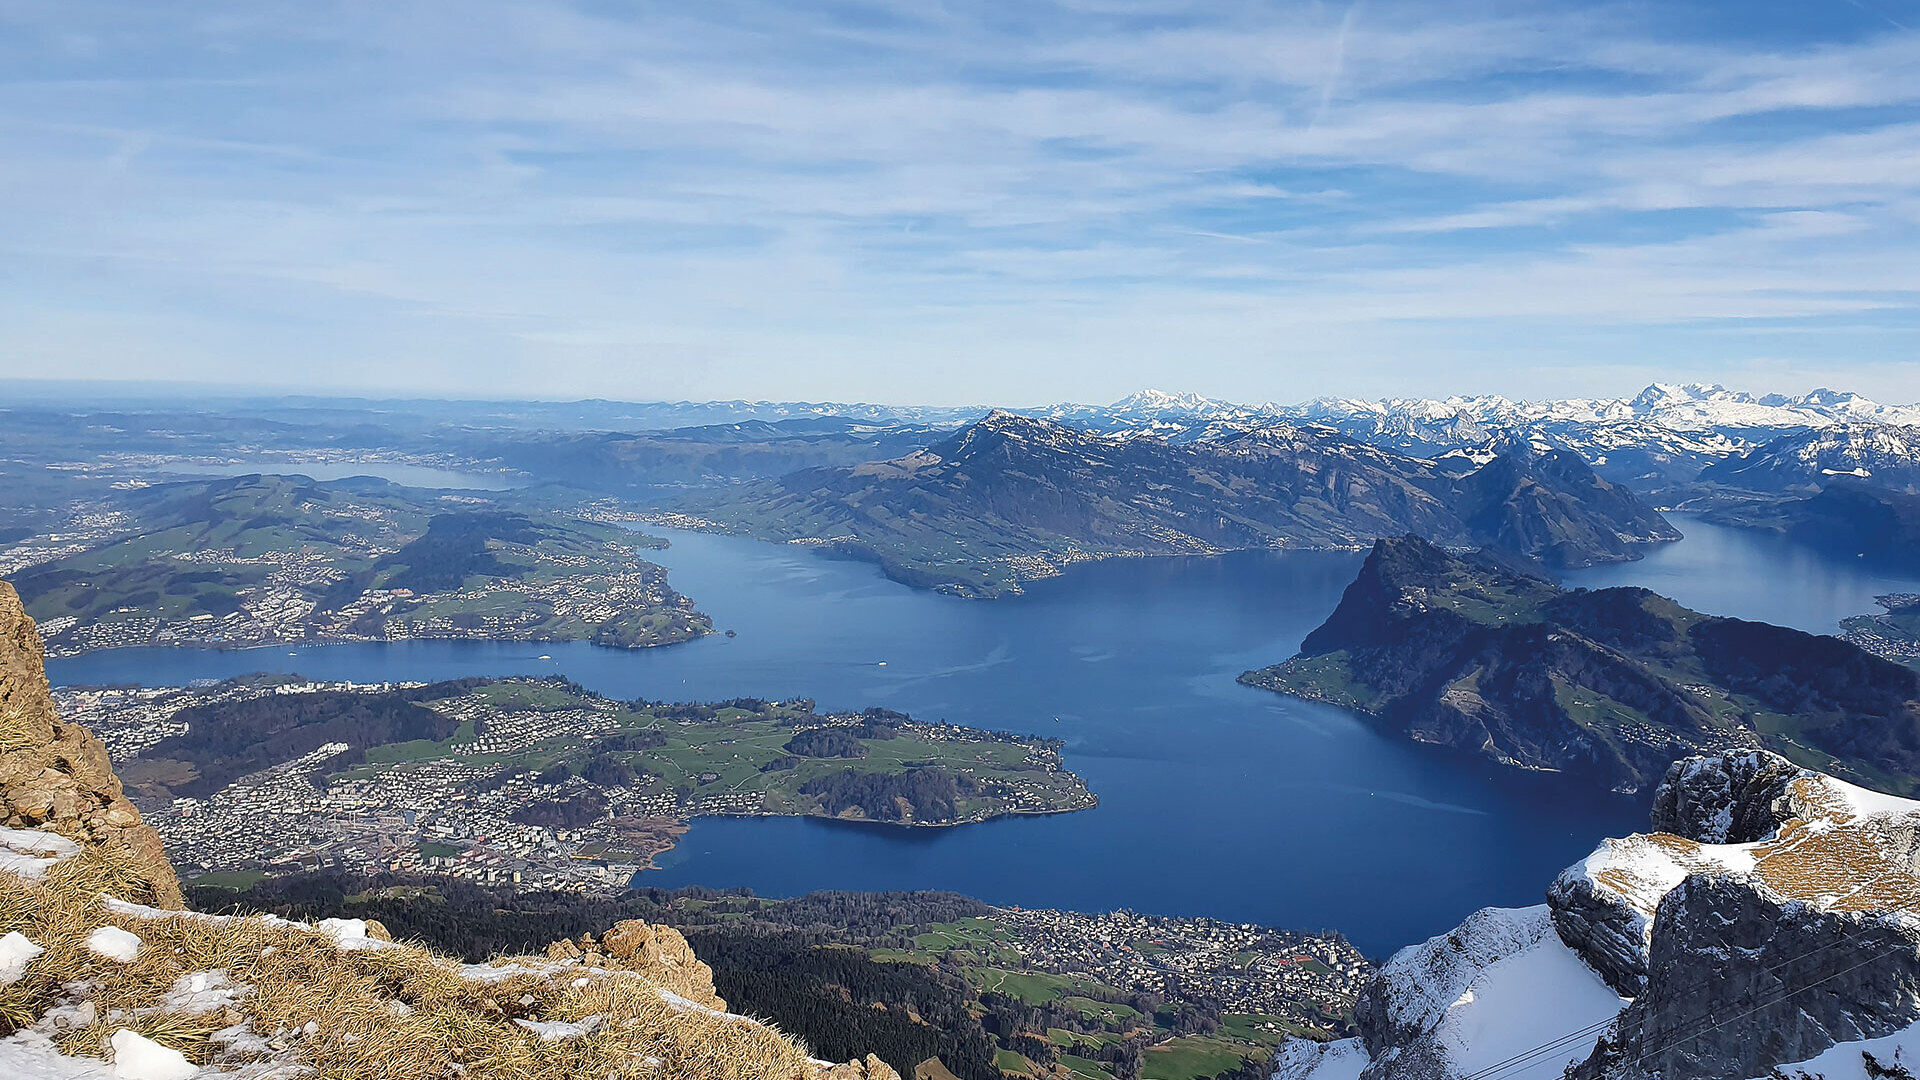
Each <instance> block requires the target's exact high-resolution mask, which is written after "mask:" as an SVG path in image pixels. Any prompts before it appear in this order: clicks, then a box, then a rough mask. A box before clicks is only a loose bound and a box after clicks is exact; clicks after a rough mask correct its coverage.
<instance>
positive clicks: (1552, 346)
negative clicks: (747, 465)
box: [0, 0, 1920, 404]
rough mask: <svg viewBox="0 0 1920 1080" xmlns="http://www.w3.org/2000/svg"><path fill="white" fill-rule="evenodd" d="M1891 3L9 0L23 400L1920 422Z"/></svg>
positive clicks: (1, 316) (1918, 69) (3, 220)
mask: <svg viewBox="0 0 1920 1080" xmlns="http://www.w3.org/2000/svg"><path fill="white" fill-rule="evenodd" d="M1904 11H1905V9H1904V8H1902V7H1900V6H1898V5H1895V4H1892V3H1889V2H1886V0H1849V2H1847V3H1843V4H1827V5H1813V4H1806V3H1788V2H1784V0H1762V2H1756V3H1737V4H1736V3H1731V2H1702V0H1686V2H1680V3H1674V4H1666V5H1651V4H1604V5H1574V4H1570V3H1537V2H1485V3H1437V4H1436V3H1424V4H1422V3H1407V2H1393V0H1356V2H1354V3H1351V4H1319V3H1290V4H1282V3H1181V2H1175V0H1140V2H1132V3H1129V2H1123V0H1062V2H1044V0H1037V2H1034V3H1022V4H1013V3H1007V2H1005V0H1001V2H996V3H984V2H975V0H954V2H948V3H941V2H937V0H874V2H859V0H849V2H842V3H825V4H816V3H807V2H801V3H791V4H773V3H767V2H764V0H715V2H713V3H708V4H702V5H697V9H689V8H688V7H687V6H686V5H668V4H639V5H616V4H609V3H559V2H545V0H543V2H526V3H508V2H506V0H470V2H469V3H465V4H461V5H378V4H367V3H358V2H320V3H294V2H291V0H278V2H254V3H238V2H229V0H217V2H212V3H206V4H197V5H191V6H181V5H153V4H142V3H136V2H133V0H67V2H61V0H0V58H4V60H5V63H6V70H7V72H8V75H7V77H6V78H5V80H4V81H0V148H3V149H4V155H5V156H4V161H5V165H4V166H3V168H4V170H5V177H6V181H5V188H4V190H5V191H6V198H5V199H3V200H0V237H4V238H5V239H4V243H5V246H6V248H7V250H8V253H9V255H10V256H11V259H10V262H11V271H12V272H11V273H10V274H9V276H8V288H6V289H5V290H4V291H0V320H3V321H4V325H5V327H6V329H5V331H4V332H0V378H12V379H51V378H58V379H80V380H136V381H162V382H166V381H177V382H182V383H193V384H226V385H237V386H247V387H274V388H283V389H287V390H293V391H299V392H309V393H356V394H369V395H383V394H387V395H411V394H437V395H448V396H486V397H500V398H511V397H516V396H519V397H538V398H556V397H558V398H565V397H601V398H610V399H624V400H661V399H722V398H750V399H791V400H861V401H882V402H897V403H920V404H962V403H982V402H988V403H1038V402H1045V401H1060V400H1073V401H1108V400H1112V399H1115V398H1119V397H1121V396H1123V395H1125V394H1127V393H1129V392H1131V391H1134V390H1137V389H1139V388H1140V387H1143V386H1160V387H1164V388H1166V389H1169V390H1176V391H1193V392H1198V393H1203V394H1207V395H1210V396H1214V397H1221V398H1228V399H1233V400H1240V401H1264V400H1274V401H1282V402H1288V401H1298V400H1302V399H1306V398H1310V397H1313V396H1316V395H1322V394H1337V395H1343V396H1368V397H1373V396H1388V395H1391V396H1411V395H1429V396H1445V395H1448V394H1455V393H1493V392H1497V393H1503V394H1506V395H1508V396H1511V397H1532V398H1545V397H1567V396H1620V395H1628V394H1631V393H1633V392H1634V391H1636V390H1637V389H1639V387H1640V386H1642V385H1644V384H1646V383H1648V382H1651V381H1655V380H1661V381H1670V382H1679V381H1693V380H1699V381H1710V382H1721V383H1725V384H1727V385H1730V386H1734V387H1738V388H1741V389H1746V390H1750V391H1753V392H1756V393H1764V392H1769V391H1779V392H1787V393H1798V392H1803V391H1805V390H1807V389H1809V388H1811V387H1813V386H1815V385H1822V384H1825V385H1832V386H1836V387H1841V388H1845V389H1852V390H1858V391H1860V392H1863V393H1866V394H1869V395H1871V396H1874V397H1877V398H1880V399H1882V400H1887V401H1901V402H1908V401H1914V400H1916V399H1920V364H1916V363H1915V359H1914V358H1915V356H1916V344H1917V343H1920V243H1917V242H1916V241H1920V228H1917V227H1916V225H1917V223H1920V121H1916V114H1915V112H1914V106H1915V104H1916V101H1917V100H1920V29H1917V28H1916V26H1915V25H1912V24H1910V22H1909V21H1908V20H1907V18H1906V16H1905V14H1903V13H1904Z"/></svg>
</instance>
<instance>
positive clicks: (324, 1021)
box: [0, 851, 810, 1080]
mask: <svg viewBox="0 0 1920 1080" xmlns="http://www.w3.org/2000/svg"><path fill="white" fill-rule="evenodd" d="M126 874H127V868H126V867H124V866H122V865H119V864H117V863H116V861H115V859H114V857H113V856H112V855H110V854H105V853H102V852H99V851H88V852H86V853H84V854H82V855H80V856H77V857H75V858H72V859H68V860H65V861H64V862H62V863H60V864H58V865H57V866H54V867H51V868H50V870H49V872H48V874H47V876H46V878H45V879H44V880H42V881H38V882H32V881H26V880H24V879H22V878H18V877H15V876H13V875H10V874H6V873H0V934H5V933H7V932H9V931H13V930H18V931H20V932H21V933H23V934H25V935H26V936H27V937H29V938H31V939H32V940H33V941H34V942H35V943H36V944H38V945H40V946H41V947H42V948H44V949H45V950H46V953H45V954H44V955H42V956H40V957H39V958H37V959H35V960H34V961H33V962H32V963H31V964H29V965H28V967H27V975H26V978H25V979H23V980H22V981H21V982H19V983H16V984H14V985H13V986H11V987H5V988H0V1028H5V1029H7V1030H12V1029H14V1028H17V1027H20V1026H25V1025H26V1024H29V1023H32V1022H33V1021H34V1020H35V1019H36V1018H39V1017H42V1016H43V1015H45V1014H46V1012H47V1010H48V1009H50V1008H53V1007H55V1006H58V1005H62V1004H71V1003H73V1002H74V1001H75V999H76V998H84V999H86V1000H89V1001H91V1002H92V1003H93V1006H94V1008H95V1010H96V1015H95V1017H94V1019H93V1022H92V1023H91V1024H88V1025H86V1026H69V1027H66V1028H64V1029H61V1030H59V1031H58V1032H57V1033H56V1042H57V1044H58V1045H59V1046H60V1047H61V1049H62V1050H63V1051H65V1052H68V1053H77V1054H85V1055H87V1056H95V1057H105V1056H108V1055H109V1054H110V1052H111V1051H110V1050H109V1049H108V1045H109V1044H108V1040H109V1039H110V1038H111V1036H112V1035H113V1033H114V1032H115V1031H117V1030H119V1029H121V1028H132V1029H134V1030H136V1031H138V1032H140V1033H141V1034H142V1035H145V1036H146V1037H148V1038H150V1039H152V1040H153V1041H155V1042H158V1043H160V1044H162V1045H165V1046H170V1047H173V1048H174V1049H176V1050H179V1051H180V1052H182V1053H184V1054H186V1055H187V1056H188V1057H189V1058H190V1059H192V1060H195V1061H198V1062H203V1063H204V1062H209V1061H222V1062H239V1061H245V1060H249V1059H251V1058H258V1057H261V1056H267V1057H271V1058H273V1059H275V1060H285V1061H288V1062H290V1063H298V1064H301V1065H304V1066H306V1067H308V1068H309V1069H311V1070H312V1071H313V1075H315V1076H318V1077H321V1078H338V1080H348V1078H351V1080H437V1078H445V1080H454V1078H460V1080H474V1078H476V1077H487V1078H493V1077H498V1078H510V1080H574V1078H577V1077H578V1078H585V1077H596V1078H598V1077H607V1078H625V1077H632V1078H636V1080H639V1078H649V1080H792V1078H795V1077H799V1076H803V1075H806V1074H808V1073H809V1072H810V1070H809V1067H808V1062H807V1057H806V1054H805V1053H804V1052H803V1050H802V1049H801V1048H800V1047H799V1046H797V1045H796V1044H795V1043H794V1042H793V1041H792V1040H790V1039H788V1038H787V1037H785V1036H783V1035H782V1034H781V1033H780V1032H778V1031H777V1030H775V1029H774V1028H772V1027H770V1026H768V1025H764V1024H760V1023H755V1022H752V1021H748V1020H744V1019H742V1018H739V1017H734V1016H728V1015H725V1014H719V1013H713V1012H710V1011H706V1010H702V1009H697V1008H695V1009H685V1010H680V1009H675V1008H674V1007H672V1006H670V1005H669V1004H668V1003H667V1001H666V1000H665V999H664V998H662V997H661V995H660V993H659V991H658V990H657V989H656V988H655V986H654V985H653V984H652V983H650V982H648V981H647V980H646V979H644V978H643V977H641V976H639V975H636V974H634V973H631V972H624V971H616V970H606V969H600V968H592V967H585V966H581V965H578V964H556V963H554V962H553V961H549V960H548V959H546V958H545V957H538V958H534V957H522V958H517V959H503V960H501V961H496V962H495V967H494V970H493V971H491V972H487V973H483V974H484V977H476V973H475V972H474V971H471V970H468V969H464V968H463V967H462V965H460V964H458V963H456V962H454V961H452V960H449V959H447V958H444V957H441V956H437V955H434V954H433V953H430V952H428V951H426V950H424V949H419V948H414V947H410V946H403V945H402V946H390V947H386V948H374V949H344V948H342V947H341V946H340V945H339V944H338V943H336V942H335V941H334V940H333V939H332V938H330V937H329V936H327V935H325V934H323V933H320V932H318V931H315V930H311V929H306V928H302V927H297V926H291V925H287V924H275V923H273V922H270V921H268V920H264V919H259V918H251V919H213V918H209V917H206V916H198V915H191V914H176V913H153V914H144V913H143V914H126V913H122V912H119V911H115V910H112V909H110V908H109V906H108V905H107V904H106V903H105V902H103V901H102V900H101V899H100V895H101V893H102V892H111V890H112V888H113V886H115V885H116V884H118V883H120V882H122V881H123V880H124V879H125V875H126ZM103 925H113V926H119V927H121V928H123V929H126V930H129V931H131V932H133V933H135V934H137V935H138V936H139V937H140V938H141V940H142V945H141V948H140V952H139V954H138V955H137V956H136V957H135V959H134V960H133V961H132V962H131V963H119V962H116V961H113V960H109V959H106V958H103V957H100V956H97V955H95V954H94V953H92V952H91V951H90V950H89V949H88V948H87V943H86V942H87V935H88V934H89V933H90V932H91V931H92V930H93V929H95V928H96V927H99V926H103ZM212 970H220V971H224V972H225V973H226V975H227V977H228V979H229V980H230V981H231V982H232V983H233V984H235V985H236V986H243V987H246V988H247V989H246V992H245V993H244V995H243V996H241V997H240V998H239V1000H238V1001H237V1002H236V1003H235V1004H234V1005H233V1006H232V1007H231V1009H230V1010H224V1011H223V1010H219V1009H216V1010H214V1011H212V1012H209V1013H204V1014H193V1013H188V1012H183V1011H181V1010H179V1009H177V1008H172V1007H168V1006H166V1005H164V1004H163V1001H162V999H163V998H164V997H165V996H166V994H167V992H168V991H169V990H170V989H171V988H172V987H173V986H174V985H175V983H176V981H177V980H178V979H180V977H181V976H183V975H189V974H192V973H195V972H203V971H212ZM75 986H84V987H85V989H84V991H83V992H81V993H79V994H76V993H75V992H74V990H73V989H72V987H75ZM592 1017H598V1018H600V1020H599V1021H598V1022H597V1023H596V1024H595V1026H593V1027H592V1028H591V1030H589V1031H587V1032H586V1033H584V1034H580V1035H575V1036H572V1037H568V1038H564V1039H559V1040H545V1039H542V1038H541V1037H540V1036H539V1035H538V1034H536V1033H534V1032H532V1031H529V1030H527V1029H526V1028H524V1027H522V1026H520V1025H518V1024H516V1023H514V1021H515V1020H517V1019H526V1020H530V1021H540V1022H549V1021H565V1022H573V1023H578V1022H581V1021H586V1020H588V1018H592ZM236 1020H237V1021H241V1022H244V1024H245V1027H246V1029H247V1030H248V1031H250V1032H252V1033H254V1034H256V1035H258V1036H260V1037H262V1038H263V1039H265V1040H267V1044H266V1048H265V1049H264V1050H263V1049H261V1048H259V1047H255V1048H254V1049H253V1050H251V1051H249V1050H247V1049H245V1048H244V1047H243V1046H237V1045H235V1044H234V1043H233V1042H232V1041H231V1040H230V1039H223V1038H220V1037H218V1035H219V1033H220V1032H221V1029H223V1028H227V1027H229V1026H230V1025H231V1024H233V1023H234V1022H235V1021H236Z"/></svg>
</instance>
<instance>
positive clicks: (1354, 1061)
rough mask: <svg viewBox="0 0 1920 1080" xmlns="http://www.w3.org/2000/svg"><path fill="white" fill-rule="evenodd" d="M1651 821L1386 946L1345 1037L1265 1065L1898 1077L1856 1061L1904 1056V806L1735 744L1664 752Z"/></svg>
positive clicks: (1909, 1004) (1917, 879) (1908, 859)
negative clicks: (1457, 921) (1439, 929)
mask: <svg viewBox="0 0 1920 1080" xmlns="http://www.w3.org/2000/svg"><path fill="white" fill-rule="evenodd" d="M1653 824H1654V826H1655V828H1656V829H1657V830H1662V831H1655V832H1650V833H1644V834H1639V835H1635V836H1631V837H1626V838H1621V839H1612V840H1608V841H1606V842H1604V843H1602V844H1601V845H1600V847H1598V848H1597V849H1595V851H1594V853H1593V854H1592V855H1589V856H1588V857H1587V858H1586V859H1584V860H1582V861H1581V862H1579V863H1577V864H1575V865H1574V866H1572V867H1569V868H1568V869H1567V870H1566V871H1565V872H1563V873H1562V874H1561V875H1560V876H1559V878H1557V879H1556V880H1555V881H1554V882H1553V885H1552V887H1551V888H1550V889H1549V890H1548V894H1547V902H1546V903H1545V904H1544V905H1541V906H1539V907H1535V908H1526V909H1520V910H1518V911H1510V910H1502V909H1488V910H1486V911H1483V912H1480V913H1478V914H1476V915H1475V916H1473V917H1472V918H1471V919H1469V920H1468V921H1467V922H1466V923H1464V924H1462V925H1461V927H1460V928H1459V929H1457V930H1455V931H1453V932H1452V933H1450V934H1444V935H1441V936H1439V937H1436V938H1433V939H1431V940H1429V941H1426V942H1424V943H1422V944H1420V945H1415V946H1411V947H1409V948H1407V949H1403V950H1402V951H1401V952H1400V953H1399V954H1397V955H1395V956H1394V958H1393V959H1392V960H1391V961H1389V962H1388V963H1387V964H1386V965H1384V966H1383V967H1382V969H1381V972H1380V974H1379V976H1378V977H1377V978H1376V980H1375V981H1374V982H1373V983H1372V984H1371V985H1370V986H1369V987H1368V988H1367V990H1366V991H1365V993H1364V994H1363V996H1362V1000H1361V1006H1360V1008H1359V1024H1360V1028H1361V1031H1362V1038H1361V1039H1360V1040H1358V1041H1356V1042H1355V1043H1353V1044H1351V1046H1350V1047H1348V1048H1344V1049H1318V1050H1317V1049H1312V1048H1294V1049H1293V1050H1292V1051H1291V1052H1290V1053H1288V1054H1283V1055H1282V1056H1281V1058H1280V1059H1279V1060H1280V1061H1281V1062H1282V1068H1281V1069H1280V1071H1279V1073H1278V1074H1277V1077H1278V1080H1309V1078H1311V1080H1336V1078H1340V1080H1353V1078H1355V1077H1360V1078H1364V1080H1388V1078H1392V1080H1460V1078H1464V1077H1469V1076H1473V1075H1475V1074H1476V1073H1478V1072H1480V1071H1482V1070H1486V1069H1489V1068H1492V1067H1494V1066H1502V1067H1501V1068H1500V1070H1499V1072H1498V1075H1500V1076H1501V1077H1502V1078H1503V1080H1513V1078H1517V1077H1539V1078H1542V1080H1544V1078H1547V1077H1560V1076H1561V1075H1562V1073H1563V1072H1564V1073H1565V1074H1566V1075H1567V1076H1569V1077H1571V1078H1573V1080H1655V1078H1659V1080H1742V1078H1761V1077H1780V1076H1786V1077H1794V1078H1799V1077H1805V1076H1822V1075H1823V1076H1826V1077H1828V1078H1829V1080H1835V1078H1838V1077H1853V1076H1865V1077H1874V1076H1899V1075H1909V1074H1906V1073H1902V1072H1895V1071H1875V1070H1885V1069H1887V1068H1889V1067H1890V1066H1888V1065H1887V1064H1885V1063H1886V1062H1891V1063H1892V1064H1893V1065H1896V1066H1897V1065H1898V1061H1899V1059H1900V1058H1901V1057H1902V1056H1903V1055H1904V1056H1906V1057H1908V1058H1909V1059H1910V1058H1911V1057H1912V1056H1913V1055H1915V1054H1920V916H1916V914H1914V912H1913V911H1912V910H1911V908H1912V907H1914V906H1915V905H1920V876H1916V872H1915V868H1916V866H1920V802H1915V801H1911V800H1907V799H1899V798H1894V797H1891V796H1886V795H1880V794H1877V793H1875V792H1871V791H1867V790H1865V789H1862V788H1858V787H1855V786H1853V785H1851V784H1846V783H1843V782H1841V781H1838V780H1835V779H1833V778H1832V777H1829V776H1825V775H1822V774H1820V773H1816V772H1812V771H1810V770H1806V769H1802V768H1799V767H1796V766H1794V765H1793V764H1791V763H1790V762H1788V761H1786V760H1785V759H1784V758H1780V757H1778V756H1776V755H1773V754H1769V753H1766V752H1764V751H1736V752H1728V753H1725V754H1719V755H1712V756H1704V757H1696V758H1692V759H1688V760H1685V761H1681V762H1678V763H1676V764H1675V765H1674V766H1673V768H1672V769H1671V770H1670V771H1669V772H1668V774H1667V777H1666V779H1665V781H1664V782H1663V783H1662V785H1661V788H1660V790H1659V793H1658V795H1657V797H1656V799H1655V807H1654V812H1653ZM1356 1055H1361V1056H1359V1057H1356ZM1816 1061H1817V1064H1816ZM1502 1063H1506V1064H1504V1065H1502Z"/></svg>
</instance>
